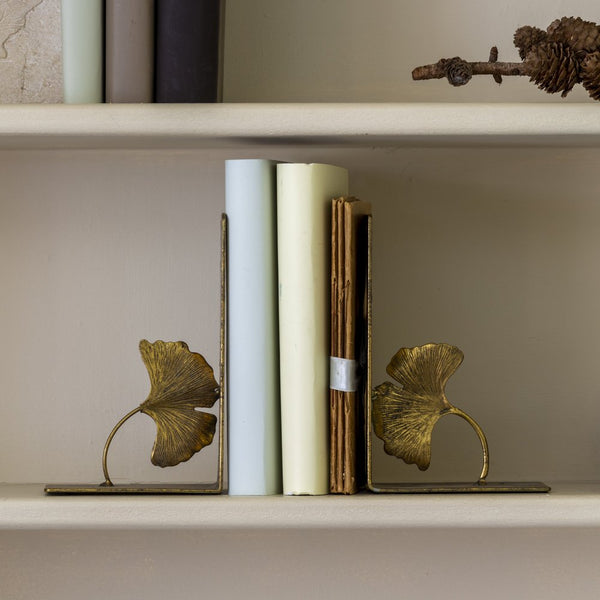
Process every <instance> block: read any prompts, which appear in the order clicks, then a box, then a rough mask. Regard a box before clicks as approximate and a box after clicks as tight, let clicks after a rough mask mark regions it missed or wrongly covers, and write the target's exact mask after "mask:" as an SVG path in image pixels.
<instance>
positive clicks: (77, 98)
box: [61, 0, 104, 104]
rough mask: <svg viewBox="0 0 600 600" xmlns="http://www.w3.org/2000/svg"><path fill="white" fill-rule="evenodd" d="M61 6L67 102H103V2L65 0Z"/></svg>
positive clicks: (64, 88)
mask: <svg viewBox="0 0 600 600" xmlns="http://www.w3.org/2000/svg"><path fill="white" fill-rule="evenodd" d="M61 9H62V12H61V21H62V44H63V91H64V101H65V103H67V104H85V103H95V102H102V100H103V96H104V94H103V92H104V76H103V65H104V56H103V55H104V2H103V0H62V5H61Z"/></svg>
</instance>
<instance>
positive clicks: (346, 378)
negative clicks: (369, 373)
mask: <svg viewBox="0 0 600 600" xmlns="http://www.w3.org/2000/svg"><path fill="white" fill-rule="evenodd" d="M370 214H371V205H370V203H368V202H364V201H361V200H359V199H357V198H354V197H341V198H335V199H334V200H333V201H332V214H331V352H330V354H331V382H330V391H329V397H330V478H329V480H330V485H329V487H330V492H331V493H332V494H353V493H356V492H357V491H358V490H359V489H360V487H362V486H363V485H364V483H365V476H366V475H365V474H366V464H365V438H364V407H365V399H366V392H367V387H366V381H365V377H364V374H365V373H366V368H367V338H368V323H367V261H368V256H369V252H368V245H369V236H368V220H369V219H370Z"/></svg>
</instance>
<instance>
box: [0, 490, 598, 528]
mask: <svg viewBox="0 0 600 600" xmlns="http://www.w3.org/2000/svg"><path fill="white" fill-rule="evenodd" d="M473 527H486V528H506V527H516V528H518V527H549V528H552V527H586V528H590V527H600V484H562V485H561V484H557V485H552V492H550V493H549V494H499V495H479V494H477V495H465V494H458V495H447V494H443V495H428V496H423V495H415V496H404V495H403V496H397V495H386V494H367V493H362V494H358V495H355V496H313V497H308V496H293V497H292V496H267V497H239V496H226V495H224V496H204V497H181V496H179V497H165V496H144V497H140V496H130V497H118V498H117V497H105V496H101V497H98V496H45V495H44V492H43V486H41V485H32V484H24V485H7V484H5V485H2V486H0V530H9V529H27V530H38V529H157V528H159V529H178V528H186V529H204V530H205V529H218V530H240V529H264V530H277V529H290V528H292V529H380V528H383V529H406V528H473Z"/></svg>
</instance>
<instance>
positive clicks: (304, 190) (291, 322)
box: [277, 164, 348, 495]
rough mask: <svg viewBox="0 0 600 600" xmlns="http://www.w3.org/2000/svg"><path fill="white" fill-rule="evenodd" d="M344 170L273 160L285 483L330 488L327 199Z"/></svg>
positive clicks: (293, 487)
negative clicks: (277, 163)
mask: <svg viewBox="0 0 600 600" xmlns="http://www.w3.org/2000/svg"><path fill="white" fill-rule="evenodd" d="M347 193H348V172H347V171H346V170H345V169H342V168H340V167H334V166H331V165H320V164H280V165H278V166H277V227H278V230H277V235H278V260H279V334H280V337H279V340H280V342H279V343H280V365H281V366H280V378H281V420H282V423H281V425H282V462H283V491H284V493H285V494H290V495H299V494H310V495H317V494H327V493H328V492H329V335H330V334H329V322H330V309H329V306H330V298H329V296H330V279H329V278H330V267H329V265H330V254H331V199H332V198H334V197H338V196H343V195H347Z"/></svg>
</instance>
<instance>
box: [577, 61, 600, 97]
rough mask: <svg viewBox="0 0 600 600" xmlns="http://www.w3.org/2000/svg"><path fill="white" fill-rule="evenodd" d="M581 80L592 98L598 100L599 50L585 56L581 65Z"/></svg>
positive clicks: (599, 95)
mask: <svg viewBox="0 0 600 600" xmlns="http://www.w3.org/2000/svg"><path fill="white" fill-rule="evenodd" d="M581 82H582V83H583V87H584V88H585V89H586V90H587V92H588V94H589V95H590V96H591V97H592V98H593V99H594V100H600V52H593V53H592V54H588V55H587V56H586V57H585V60H584V61H583V64H582V65H581Z"/></svg>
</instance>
